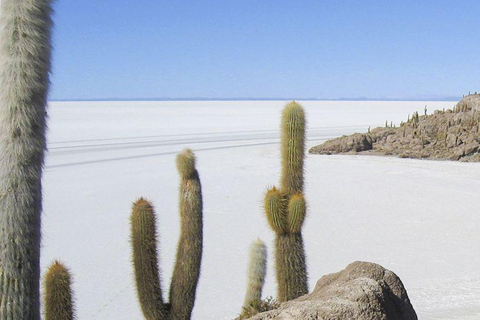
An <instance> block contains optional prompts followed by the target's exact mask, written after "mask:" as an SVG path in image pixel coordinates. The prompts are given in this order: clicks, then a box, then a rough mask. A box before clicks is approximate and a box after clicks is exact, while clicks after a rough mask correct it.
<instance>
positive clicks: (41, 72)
mask: <svg viewBox="0 0 480 320" xmlns="http://www.w3.org/2000/svg"><path fill="white" fill-rule="evenodd" d="M0 6H1V7H0V24H1V26H0V32H1V33H0V61H1V64H0V320H11V319H28V320H39V319H40V234H41V232H40V227H41V212H42V182H41V181H42V168H43V162H44V153H45V148H46V139H45V130H46V105H47V92H48V87H49V80H48V77H49V72H50V55H51V40H50V39H51V27H52V21H51V11H52V9H51V1H50V0H2V1H1V4H0Z"/></svg>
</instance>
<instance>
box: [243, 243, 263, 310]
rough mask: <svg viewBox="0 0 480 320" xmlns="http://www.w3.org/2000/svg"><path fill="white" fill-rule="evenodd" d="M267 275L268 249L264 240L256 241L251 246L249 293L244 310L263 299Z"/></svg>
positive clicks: (248, 272)
mask: <svg viewBox="0 0 480 320" xmlns="http://www.w3.org/2000/svg"><path fill="white" fill-rule="evenodd" d="M266 274H267V247H266V246H265V244H264V243H263V241H262V240H260V239H257V240H255V241H254V242H253V243H252V244H251V246H250V257H249V262H248V271H247V278H248V283H247V292H246V293H245V300H244V303H243V307H244V308H248V307H250V306H252V305H253V304H254V303H255V301H260V300H261V298H262V290H263V285H264V284H265V275H266Z"/></svg>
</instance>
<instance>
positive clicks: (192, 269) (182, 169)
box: [170, 149, 203, 320]
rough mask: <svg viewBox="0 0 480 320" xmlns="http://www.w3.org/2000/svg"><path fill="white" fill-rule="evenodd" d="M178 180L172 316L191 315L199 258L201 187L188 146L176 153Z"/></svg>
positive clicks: (182, 318)
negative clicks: (179, 229)
mask: <svg viewBox="0 0 480 320" xmlns="http://www.w3.org/2000/svg"><path fill="white" fill-rule="evenodd" d="M177 169H178V172H179V173H180V176H181V182H180V219H181V235H180V240H179V242H178V248H177V257H176V263H175V269H174V271H173V276H172V282H171V284H170V304H171V319H172V320H186V319H190V316H191V314H192V310H193V305H194V303H195V294H196V290H197V284H198V279H199V277H200V264H201V260H202V246H203V244H202V239H203V235H202V230H203V223H202V207H203V204H202V187H201V185H200V178H199V176H198V172H197V170H196V169H195V155H194V154H193V152H192V151H191V150H189V149H187V150H185V151H184V152H183V153H181V154H179V155H178V156H177Z"/></svg>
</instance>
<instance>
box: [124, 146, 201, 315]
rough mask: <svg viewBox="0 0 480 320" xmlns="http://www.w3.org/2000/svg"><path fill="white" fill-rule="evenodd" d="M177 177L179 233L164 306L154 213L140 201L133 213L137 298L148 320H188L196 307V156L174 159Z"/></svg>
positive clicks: (198, 226)
mask: <svg viewBox="0 0 480 320" xmlns="http://www.w3.org/2000/svg"><path fill="white" fill-rule="evenodd" d="M177 169H178V172H179V173H180V177H181V182H180V205H179V207H180V220H181V231H180V239H179V242H178V248H177V257H176V262H175V267H174V271H173V276H172V280H171V283H170V299H169V300H170V301H169V303H165V302H164V301H163V298H162V289H161V283H160V275H159V268H158V261H157V249H156V241H157V240H156V238H157V234H156V229H155V223H156V218H155V213H154V210H153V206H152V205H151V204H150V202H148V201H147V200H145V199H143V198H140V199H139V200H137V201H136V202H135V203H134V205H133V209H132V215H131V231H132V247H133V265H134V270H135V280H136V286H137V295H138V299H139V301H140V305H141V307H142V311H143V315H144V317H145V318H146V319H147V320H164V319H169V320H171V319H172V320H180V319H181V320H188V319H190V317H191V314H192V310H193V306H194V303H195V295H196V289H197V284H198V279H199V277H200V264H201V259H202V246H203V244H202V239H203V233H202V232H203V231H202V230H203V223H202V207H203V204H202V190H201V184H200V178H199V176H198V172H197V170H196V169H195V156H194V154H193V152H192V151H191V150H188V149H187V150H185V151H184V152H183V153H181V154H179V155H178V156H177Z"/></svg>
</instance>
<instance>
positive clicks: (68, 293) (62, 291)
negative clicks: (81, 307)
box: [43, 261, 75, 320]
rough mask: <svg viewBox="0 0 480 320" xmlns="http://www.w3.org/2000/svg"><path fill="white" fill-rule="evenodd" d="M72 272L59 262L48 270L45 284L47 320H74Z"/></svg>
mask: <svg viewBox="0 0 480 320" xmlns="http://www.w3.org/2000/svg"><path fill="white" fill-rule="evenodd" d="M71 282H72V280H71V275H70V271H68V269H67V268H66V267H65V266H64V265H63V264H62V263H61V262H59V261H55V262H54V263H52V265H51V266H50V267H49V268H48V271H47V273H46V275H45V279H44V282H43V287H44V309H45V320H73V319H75V315H74V306H73V294H72V288H71Z"/></svg>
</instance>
